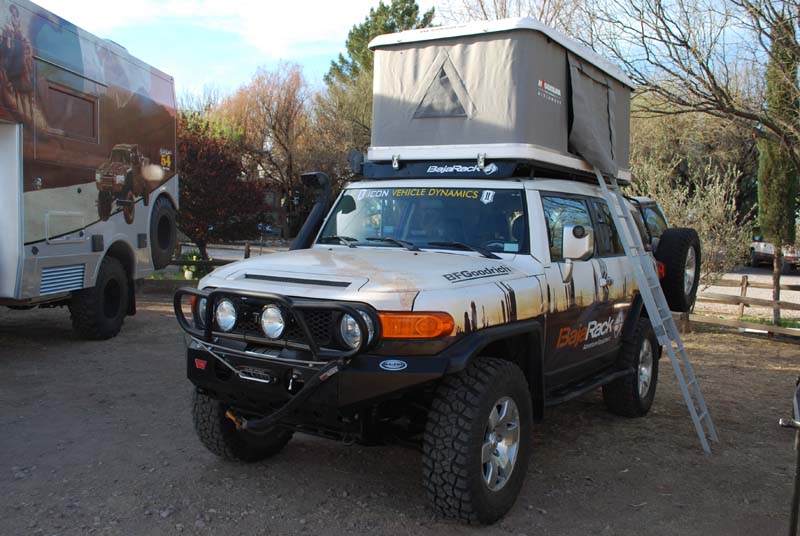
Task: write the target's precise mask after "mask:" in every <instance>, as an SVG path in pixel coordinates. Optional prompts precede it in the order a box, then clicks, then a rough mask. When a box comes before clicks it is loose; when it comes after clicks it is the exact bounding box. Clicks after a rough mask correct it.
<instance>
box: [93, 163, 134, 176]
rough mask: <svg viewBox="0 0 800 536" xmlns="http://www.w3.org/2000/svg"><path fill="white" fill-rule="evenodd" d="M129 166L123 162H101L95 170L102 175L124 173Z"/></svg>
mask: <svg viewBox="0 0 800 536" xmlns="http://www.w3.org/2000/svg"><path fill="white" fill-rule="evenodd" d="M130 168H131V167H130V166H129V165H128V164H125V163H123V162H103V163H102V164H100V167H99V168H97V171H99V172H100V173H102V174H103V175H112V176H116V175H125V174H126V173H127V172H128V170H129V169H130Z"/></svg>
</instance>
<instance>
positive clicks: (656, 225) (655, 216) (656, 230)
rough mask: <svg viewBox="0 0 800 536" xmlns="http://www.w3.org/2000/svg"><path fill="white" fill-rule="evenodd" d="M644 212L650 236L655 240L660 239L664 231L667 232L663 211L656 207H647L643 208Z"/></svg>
mask: <svg viewBox="0 0 800 536" xmlns="http://www.w3.org/2000/svg"><path fill="white" fill-rule="evenodd" d="M642 212H644V219H645V222H646V223H647V230H648V231H650V235H651V236H652V237H653V238H658V237H660V236H661V235H662V234H664V231H666V230H667V220H666V219H665V218H664V215H663V214H662V213H661V210H659V208H658V207H657V206H655V205H647V206H645V207H642Z"/></svg>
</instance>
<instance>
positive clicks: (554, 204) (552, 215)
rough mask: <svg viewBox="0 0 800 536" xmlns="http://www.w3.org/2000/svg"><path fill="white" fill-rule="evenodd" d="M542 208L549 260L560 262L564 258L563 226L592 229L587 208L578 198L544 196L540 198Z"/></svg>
mask: <svg viewBox="0 0 800 536" xmlns="http://www.w3.org/2000/svg"><path fill="white" fill-rule="evenodd" d="M542 208H543V209H544V217H545V220H546V222H547V237H548V240H549V241H550V260H552V261H561V260H563V258H564V244H563V232H564V225H567V224H574V225H583V226H584V227H586V228H587V229H592V228H593V227H594V226H593V225H592V217H591V216H590V215H589V207H588V206H587V205H586V202H585V201H584V200H583V199H580V198H576V197H558V196H553V195H545V196H542Z"/></svg>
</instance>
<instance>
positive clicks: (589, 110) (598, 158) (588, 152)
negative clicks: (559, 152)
mask: <svg viewBox="0 0 800 536" xmlns="http://www.w3.org/2000/svg"><path fill="white" fill-rule="evenodd" d="M567 56H568V58H569V81H570V91H571V94H572V99H571V106H572V114H571V115H572V127H571V128H570V131H569V147H570V151H571V152H574V153H575V154H578V155H580V156H581V157H583V158H584V159H585V160H586V161H587V162H589V164H591V165H592V166H594V167H596V168H598V169H599V170H600V171H601V172H602V173H604V174H606V175H616V174H617V173H618V171H619V168H618V166H617V163H616V162H615V161H614V147H615V138H616V135H615V125H614V123H615V121H614V108H615V104H616V102H615V100H616V97H615V94H614V90H613V88H612V87H611V80H610V79H609V77H608V76H607V75H605V74H604V73H602V72H600V71H599V70H598V69H596V68H593V67H592V66H591V65H588V64H586V63H585V62H583V61H581V59H580V58H578V57H577V56H575V55H574V54H567Z"/></svg>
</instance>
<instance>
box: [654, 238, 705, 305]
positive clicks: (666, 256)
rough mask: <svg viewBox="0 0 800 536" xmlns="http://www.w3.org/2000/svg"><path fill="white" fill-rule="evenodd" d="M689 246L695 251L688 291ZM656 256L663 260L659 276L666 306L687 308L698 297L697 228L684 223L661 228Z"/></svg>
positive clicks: (657, 258)
mask: <svg viewBox="0 0 800 536" xmlns="http://www.w3.org/2000/svg"><path fill="white" fill-rule="evenodd" d="M689 248H694V252H695V272H694V283H693V284H692V289H691V291H690V292H688V293H687V292H686V290H685V287H684V276H685V272H686V258H687V255H688V254H689ZM655 257H656V260H658V261H661V262H662V263H664V266H665V267H666V269H667V273H666V275H665V276H664V278H663V279H662V280H661V288H662V289H663V291H664V296H665V297H666V298H667V303H668V304H669V308H670V309H671V310H673V311H677V312H680V313H685V312H688V311H689V310H690V309H691V308H692V307H693V306H694V301H695V299H696V298H697V286H698V285H699V283H700V261H701V252H700V238H699V237H698V236H697V231H695V230H694V229H688V228H684V227H673V228H671V229H667V230H666V231H664V234H663V235H661V239H660V240H659V242H658V250H657V251H656V255H655Z"/></svg>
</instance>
